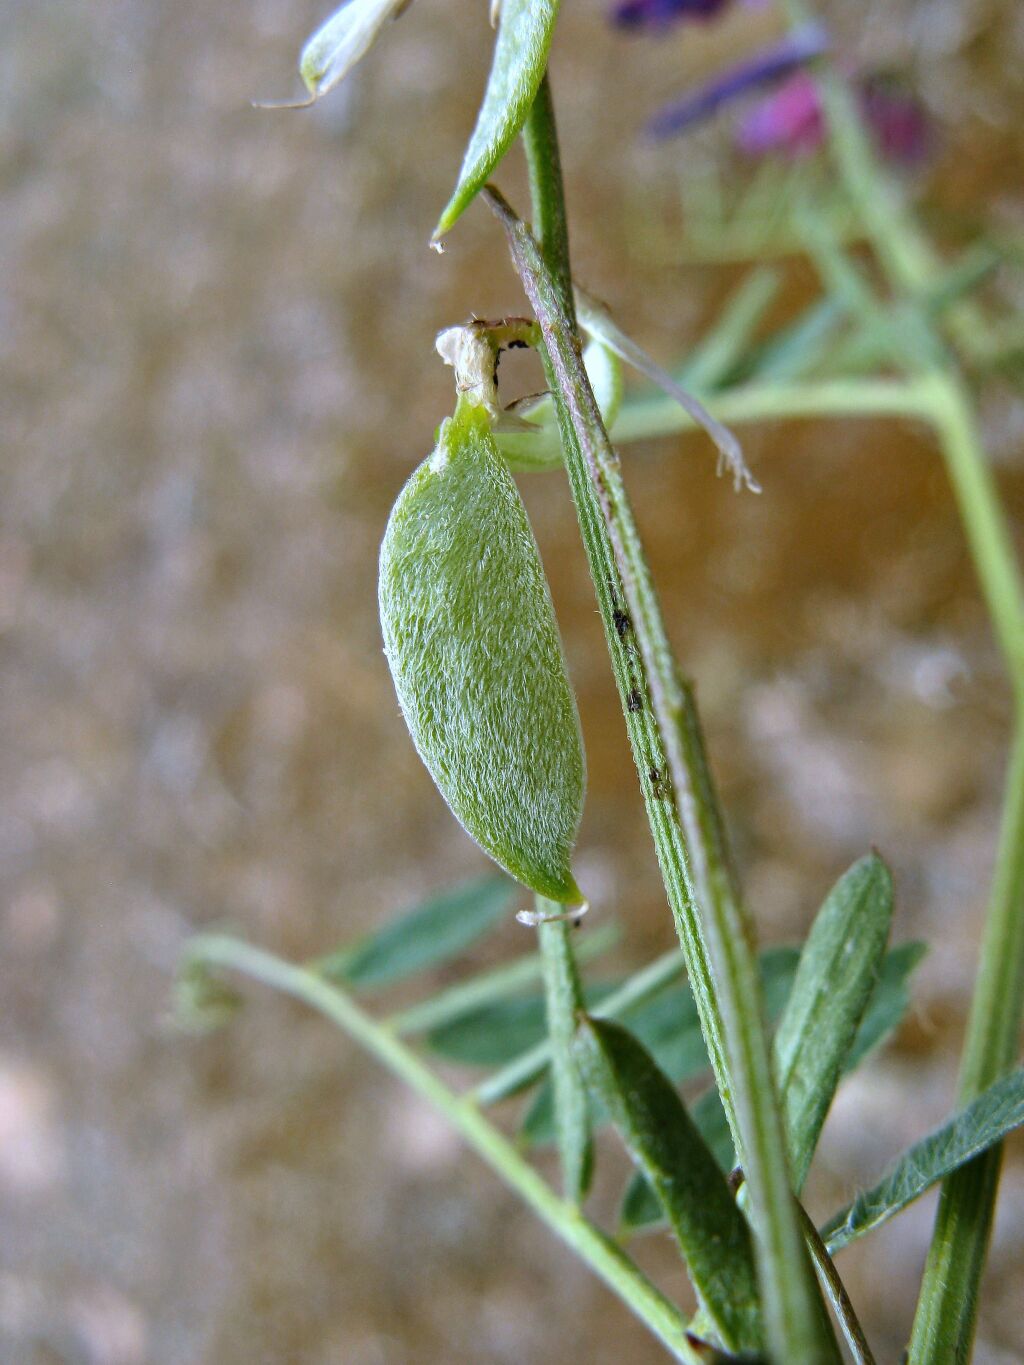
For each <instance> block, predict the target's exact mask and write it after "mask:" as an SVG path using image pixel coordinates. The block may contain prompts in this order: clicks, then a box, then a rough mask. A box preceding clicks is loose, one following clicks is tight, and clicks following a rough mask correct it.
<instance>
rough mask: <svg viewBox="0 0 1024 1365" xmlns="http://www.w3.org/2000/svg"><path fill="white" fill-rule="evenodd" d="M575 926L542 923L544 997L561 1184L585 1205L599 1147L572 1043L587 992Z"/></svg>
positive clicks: (549, 909)
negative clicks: (575, 952) (578, 964)
mask: <svg viewBox="0 0 1024 1365" xmlns="http://www.w3.org/2000/svg"><path fill="white" fill-rule="evenodd" d="M561 908H562V907H561V906H559V905H557V904H556V903H555V902H554V901H546V900H544V898H543V897H542V896H538V897H537V911H538V913H539V914H544V913H545V912H546V913H548V914H552V915H554V914H557V913H558V912H559V910H561ZM572 932H573V930H572V925H571V923H570V922H569V921H567V920H565V919H550V920H547V921H542V922H541V923H540V924H538V925H537V939H538V942H539V943H540V952H541V958H542V959H543V963H544V995H545V1000H546V1005H547V1029H548V1039H549V1040H550V1043H551V1074H552V1079H553V1081H554V1092H555V1130H556V1132H557V1134H558V1154H559V1157H560V1158H561V1163H562V1188H563V1189H564V1191H565V1197H566V1198H567V1199H569V1200H571V1201H572V1202H573V1203H574V1204H580V1203H582V1201H583V1199H584V1196H585V1195H586V1193H587V1190H588V1188H589V1186H590V1177H591V1174H592V1171H593V1161H594V1148H593V1142H592V1140H591V1134H590V1101H589V1100H588V1099H587V1090H586V1086H585V1085H584V1083H583V1077H582V1075H581V1074H580V1069H579V1066H578V1064H577V1062H576V1058H575V1057H574V1056H573V1050H572V1044H573V1039H574V1038H575V1037H576V1017H577V1015H579V1014H581V1013H582V1012H583V1008H584V1006H583V990H582V988H581V986H580V978H579V972H578V971H577V970H576V962H575V959H574V957H573V948H572Z"/></svg>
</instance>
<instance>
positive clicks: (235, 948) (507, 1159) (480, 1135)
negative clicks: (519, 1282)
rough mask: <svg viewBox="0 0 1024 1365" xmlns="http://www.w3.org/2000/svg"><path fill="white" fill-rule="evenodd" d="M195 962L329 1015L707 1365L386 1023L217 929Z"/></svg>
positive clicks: (661, 1336)
mask: <svg viewBox="0 0 1024 1365" xmlns="http://www.w3.org/2000/svg"><path fill="white" fill-rule="evenodd" d="M188 965H189V966H192V967H195V966H203V967H206V968H220V969H229V970H231V971H236V972H240V973H241V974H243V975H244V976H248V977H251V978H252V979H253V980H255V981H261V982H262V983H263V984H264V985H267V986H271V987H273V988H274V989H275V990H279V991H282V992H284V994H286V995H290V996H293V997H294V998H295V999H296V1000H301V1001H302V1002H303V1003H304V1004H306V1005H309V1006H310V1007H311V1008H313V1009H315V1010H318V1011H319V1012H320V1013H321V1014H324V1015H326V1016H327V1018H328V1019H330V1020H331V1021H332V1022H333V1023H335V1024H337V1025H338V1027H339V1028H341V1029H343V1030H344V1031H345V1032H346V1033H347V1034H348V1035H349V1036H350V1037H351V1038H352V1039H353V1040H354V1041H355V1042H357V1043H359V1044H360V1045H361V1046H362V1047H364V1048H365V1049H366V1050H367V1051H368V1052H370V1053H371V1054H372V1055H373V1056H374V1057H375V1058H376V1059H377V1061H379V1062H381V1063H382V1064H383V1065H384V1066H385V1067H387V1069H388V1070H389V1071H391V1072H392V1073H393V1074H394V1075H395V1076H397V1077H398V1078H399V1079H400V1080H401V1081H403V1082H404V1083H405V1084H406V1085H408V1086H409V1088H410V1089H411V1090H413V1091H415V1093H416V1094H418V1095H420V1096H421V1097H422V1098H423V1099H425V1100H426V1101H427V1103H428V1104H431V1105H432V1106H433V1107H434V1108H435V1109H436V1110H437V1111H438V1112H439V1113H440V1114H441V1115H442V1116H443V1117H444V1118H445V1119H447V1120H448V1122H449V1123H450V1124H451V1125H452V1127H453V1128H455V1129H456V1131H457V1132H458V1133H459V1134H460V1135H461V1136H462V1138H463V1139H464V1140H465V1142H466V1143H467V1144H468V1145H469V1146H470V1147H472V1148H473V1150H474V1151H475V1152H476V1153H477V1155H478V1156H480V1157H481V1158H482V1159H483V1160H484V1161H485V1162H486V1163H487V1164H488V1165H489V1166H490V1167H491V1169H492V1170H493V1171H494V1172H495V1173H496V1174H497V1175H498V1176H499V1177H500V1178H501V1179H502V1180H503V1181H504V1182H505V1184H506V1185H508V1186H509V1187H510V1188H511V1189H513V1190H515V1191H516V1193H517V1194H518V1195H519V1196H520V1197H521V1198H522V1199H523V1200H524V1202H525V1203H527V1204H528V1205H529V1206H530V1207H531V1208H532V1209H533V1211H534V1212H535V1213H536V1214H537V1215H538V1216H539V1217H540V1218H541V1219H542V1220H543V1221H544V1222H545V1223H546V1224H547V1226H548V1227H549V1228H550V1229H551V1230H552V1231H553V1232H555V1233H557V1235H558V1236H559V1237H561V1238H562V1239H563V1241H565V1242H566V1243H567V1244H568V1245H569V1246H570V1247H571V1248H572V1249H573V1251H575V1252H576V1254H577V1255H578V1256H579V1257H580V1259H581V1260H583V1261H584V1262H586V1264H587V1265H589V1266H590V1268H591V1269H592V1270H593V1271H594V1272H595V1273H596V1274H597V1275H598V1276H599V1277H600V1278H601V1279H602V1280H604V1282H605V1283H606V1284H607V1285H608V1286H609V1288H610V1289H612V1290H614V1292H615V1293H616V1294H618V1296H619V1297H620V1298H621V1299H622V1301H623V1302H624V1303H625V1304H627V1306H628V1307H629V1308H630V1309H632V1311H633V1312H634V1313H635V1314H636V1316H637V1317H638V1318H639V1319H640V1320H641V1322H643V1323H644V1325H645V1326H646V1327H647V1328H648V1329H649V1330H650V1331H651V1332H652V1333H653V1334H654V1336H655V1337H657V1338H658V1340H659V1341H660V1342H662V1344H663V1345H664V1346H665V1347H667V1349H668V1350H669V1351H670V1352H671V1353H672V1354H673V1355H674V1356H675V1358H676V1359H677V1360H682V1361H685V1362H688V1365H699V1359H698V1357H697V1355H696V1354H695V1353H694V1351H693V1350H692V1349H691V1348H690V1347H689V1346H688V1345H687V1344H686V1339H685V1331H686V1324H685V1322H684V1320H683V1318H682V1317H681V1315H680V1313H679V1311H678V1309H677V1308H676V1307H675V1306H674V1305H673V1304H671V1303H669V1301H668V1300H667V1299H666V1298H665V1297H664V1296H663V1295H662V1294H661V1293H660V1292H659V1291H658V1290H657V1289H656V1288H655V1287H654V1285H652V1284H651V1283H650V1281H649V1280H648V1279H647V1278H646V1277H645V1276H644V1275H643V1274H642V1272H641V1271H640V1270H639V1269H638V1268H637V1267H636V1266H635V1265H634V1263H633V1262H632V1261H631V1260H630V1258H629V1257H628V1256H626V1255H625V1253H624V1252H623V1251H622V1250H621V1248H619V1247H618V1246H616V1245H615V1243H614V1242H612V1241H611V1239H610V1238H608V1237H606V1236H605V1234H604V1233H603V1232H602V1231H601V1230H600V1228H597V1227H595V1226H594V1224H593V1223H591V1222H590V1221H589V1220H588V1219H586V1218H584V1217H583V1215H582V1214H581V1213H580V1212H579V1210H578V1209H576V1208H574V1207H573V1206H572V1205H571V1204H569V1203H567V1202H566V1201H565V1200H563V1199H559V1198H558V1196H557V1195H556V1194H554V1192H553V1191H552V1190H551V1189H550V1188H549V1186H548V1185H547V1184H545V1182H544V1181H543V1180H542V1179H541V1177H540V1176H539V1175H538V1174H537V1172H536V1171H535V1170H534V1169H533V1167H532V1166H530V1165H529V1164H528V1163H527V1162H526V1161H524V1160H523V1158H522V1157H521V1156H520V1155H519V1153H518V1152H517V1151H516V1149H515V1148H514V1147H513V1146H512V1144H511V1143H510V1142H509V1141H508V1139H507V1138H505V1137H504V1136H503V1135H502V1134H501V1133H500V1132H498V1130H497V1129H496V1128H494V1127H493V1126H492V1125H491V1124H490V1123H489V1122H488V1121H487V1119H486V1118H485V1117H484V1116H483V1115H482V1114H481V1113H480V1111H479V1110H478V1109H477V1108H476V1106H475V1105H474V1104H472V1103H471V1102H469V1101H467V1100H465V1099H460V1098H459V1096H458V1095H456V1094H454V1093H453V1092H452V1091H451V1090H449V1089H448V1087H447V1086H446V1085H445V1084H444V1083H443V1082H442V1081H441V1080H439V1078H438V1077H437V1076H435V1075H434V1073H433V1072H432V1071H431V1070H430V1068H429V1067H427V1066H425V1065H424V1063H423V1062H422V1061H421V1060H420V1058H419V1057H418V1056H417V1055H416V1053H415V1052H413V1051H412V1049H411V1048H409V1047H408V1046H407V1045H406V1044H405V1043H403V1042H402V1041H401V1040H400V1039H398V1038H396V1037H395V1036H394V1035H393V1034H392V1033H390V1032H389V1031H388V1030H386V1029H383V1028H381V1027H380V1025H379V1024H377V1023H376V1021H375V1020H373V1019H372V1018H371V1017H370V1015H368V1014H367V1013H366V1012H365V1011H364V1010H363V1009H361V1008H360V1006H359V1005H357V1004H356V1002H355V1001H354V1000H353V999H352V997H351V996H349V995H348V994H347V993H346V992H344V991H342V990H339V989H338V988H337V987H336V986H334V985H332V984H331V983H329V982H327V981H325V980H323V978H321V977H319V976H317V975H316V974H315V973H313V972H311V971H308V970H307V969H306V968H304V967H299V966H296V965H294V964H293V963H290V962H284V961H282V959H281V958H278V957H275V956H273V954H271V953H267V952H264V951H263V950H262V949H259V948H255V947H253V946H252V945H250V944H248V943H243V942H241V941H240V940H238V939H233V938H229V937H226V936H221V935H216V934H212V935H206V936H201V937H199V938H197V939H193V940H192V942H191V943H190V945H189V963H188Z"/></svg>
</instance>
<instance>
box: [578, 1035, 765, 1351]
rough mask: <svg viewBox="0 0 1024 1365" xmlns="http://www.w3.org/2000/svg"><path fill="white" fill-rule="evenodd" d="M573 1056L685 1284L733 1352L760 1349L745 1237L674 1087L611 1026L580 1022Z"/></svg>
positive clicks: (641, 1049)
mask: <svg viewBox="0 0 1024 1365" xmlns="http://www.w3.org/2000/svg"><path fill="white" fill-rule="evenodd" d="M576 1053H577V1056H578V1057H579V1059H580V1064H581V1066H582V1068H583V1074H584V1077H585V1078H586V1081H587V1085H588V1086H589V1087H590V1089H591V1092H592V1093H593V1095H594V1097H595V1098H596V1099H599V1100H600V1101H601V1102H602V1103H603V1104H604V1105H605V1107H606V1108H607V1110H608V1112H609V1113H610V1115H611V1118H612V1122H613V1123H614V1124H615V1126H616V1128H617V1129H618V1130H619V1133H620V1135H621V1137H622V1140H623V1142H624V1143H625V1144H626V1147H627V1148H628V1150H629V1153H630V1156H631V1157H632V1158H633V1161H634V1162H635V1163H636V1165H637V1166H638V1168H639V1169H641V1170H642V1171H643V1172H644V1174H645V1175H646V1176H647V1178H648V1180H649V1181H650V1182H651V1184H652V1185H653V1187H654V1188H655V1190H656V1191H657V1193H658V1197H659V1199H660V1200H661V1202H662V1204H663V1205H664V1206H665V1208H666V1210H667V1211H668V1216H669V1221H670V1223H671V1225H672V1230H673V1232H674V1233H675V1236H676V1239H677V1241H678V1242H679V1246H680V1249H681V1250H682V1253H683V1256H684V1258H685V1260H686V1265H687V1269H688V1271H689V1274H690V1278H691V1279H692V1281H693V1284H694V1287H695V1289H696V1290H697V1293H698V1294H699V1295H700V1298H701V1302H702V1303H703V1304H704V1307H705V1309H706V1310H707V1312H708V1314H709V1315H710V1317H711V1319H712V1321H713V1322H714V1324H715V1328H716V1330H717V1331H718V1332H719V1333H720V1334H721V1337H722V1341H723V1342H724V1343H725V1345H726V1346H727V1347H728V1348H729V1349H732V1350H757V1349H759V1348H760V1346H761V1341H762V1336H761V1320H760V1312H759V1308H758V1291H757V1275H756V1271H755V1267H754V1253H753V1246H752V1242H751V1238H750V1231H749V1229H748V1227H747V1223H746V1220H745V1219H744V1217H743V1215H742V1213H741V1212H740V1210H739V1208H738V1207H737V1205H736V1201H735V1200H734V1199H733V1197H732V1194H731V1192H730V1190H729V1186H728V1184H727V1182H726V1179H725V1176H724V1175H723V1174H722V1172H721V1170H719V1168H718V1166H717V1164H716V1163H715V1159H714V1157H713V1156H712V1155H711V1153H710V1152H709V1151H708V1149H707V1147H706V1146H705V1144H704V1141H703V1139H702V1138H701V1136H700V1134H699V1133H698V1131H697V1129H696V1127H695V1126H694V1124H693V1121H692V1120H691V1118H690V1116H689V1115H688V1114H687V1112H686V1110H685V1108H684V1107H683V1103H682V1101H681V1100H680V1098H679V1096H678V1095H677V1094H676V1092H675V1090H674V1089H673V1086H672V1083H671V1082H670V1081H669V1080H668V1079H667V1077H666V1076H664V1075H663V1074H662V1072H660V1071H659V1070H658V1067H657V1066H656V1064H655V1063H654V1061H653V1060H652V1058H651V1057H650V1055H649V1053H648V1052H647V1051H646V1050H645V1048H644V1047H643V1045H642V1044H641V1043H640V1042H638V1041H637V1040H636V1039H635V1038H634V1037H633V1036H632V1034H630V1033H629V1032H627V1030H626V1029H624V1028H623V1027H622V1026H621V1025H620V1024H615V1023H612V1022H611V1021H610V1020H605V1019H585V1020H583V1021H582V1022H581V1024H580V1027H579V1030H578V1033H577V1037H576Z"/></svg>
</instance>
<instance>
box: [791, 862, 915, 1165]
mask: <svg viewBox="0 0 1024 1365" xmlns="http://www.w3.org/2000/svg"><path fill="white" fill-rule="evenodd" d="M891 921H892V878H891V876H890V875H889V869H888V868H887V867H886V866H885V864H884V863H883V862H882V860H881V858H879V857H878V855H877V854H871V855H869V856H868V857H866V858H862V859H861V860H860V861H859V862H857V863H855V864H854V865H853V867H851V868H850V869H849V871H848V872H846V873H844V875H843V876H842V877H840V879H839V881H838V882H837V883H836V885H835V886H834V887H833V888H832V890H831V892H830V893H829V895H828V897H827V898H826V900H825V903H824V905H823V906H822V907H821V909H820V910H819V912H818V914H817V916H816V917H815V921H814V924H813V925H812V926H811V932H810V934H809V935H808V938H807V942H806V943H805V944H804V948H803V952H802V953H801V955H800V965H799V966H798V967H797V972H796V980H795V981H794V983H793V990H792V993H791V994H790V997H789V1002H788V1004H787V1005H786V1009H785V1011H784V1012H783V1015H782V1018H781V1020H780V1021H779V1027H778V1031H777V1032H776V1035H775V1045H774V1062H775V1075H776V1079H777V1082H778V1087H779V1098H780V1101H781V1103H782V1109H783V1113H784V1115H785V1120H786V1134H787V1140H788V1145H789V1157H790V1166H791V1170H792V1175H793V1183H794V1186H795V1188H796V1190H797V1192H799V1191H800V1190H801V1189H802V1188H803V1183H804V1180H805V1179H806V1176H807V1168H808V1167H809V1166H810V1164H811V1157H812V1156H813V1154H814V1148H815V1146H816V1145H817V1142H818V1137H819V1135H820V1133H821V1129H822V1125H823V1124H824V1122H825V1116H826V1114H827V1113H828V1110H829V1106H830V1105H831V1103H832V1098H833V1096H834V1095H835V1091H836V1086H837V1085H838V1083H839V1077H840V1074H841V1072H842V1066H843V1061H844V1059H845V1058H846V1055H847V1053H848V1052H849V1050H850V1047H851V1044H852V1043H853V1040H854V1037H855V1035H856V1033H857V1028H858V1026H859V1024H860V1021H861V1018H862V1016H863V1014H864V1010H865V1007H866V1006H867V1003H868V1000H869V998H870V996H871V992H872V990H873V989H874V987H875V983H876V981H877V979H878V971H879V964H880V963H881V960H882V955H883V954H884V952H885V943H886V939H887V938H888V936H889V925H890V923H891Z"/></svg>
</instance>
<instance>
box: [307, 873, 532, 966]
mask: <svg viewBox="0 0 1024 1365" xmlns="http://www.w3.org/2000/svg"><path fill="white" fill-rule="evenodd" d="M515 894H516V887H515V884H514V883H513V882H511V881H509V880H508V878H507V877H501V876H495V875H493V874H490V875H488V876H486V877H477V878H475V879H474V880H473V881H470V882H462V883H461V884H460V885H459V886H453V887H451V888H450V889H449V890H447V891H442V892H441V893H440V895H437V896H433V897H431V899H430V900H428V901H424V903H423V904H422V905H417V906H416V907H415V909H413V910H410V911H408V912H407V913H406V914H404V915H401V916H399V917H398V918H397V919H394V920H392V921H391V922H390V923H388V924H385V925H384V927H383V928H382V929H378V930H377V932H376V933H374V934H370V935H369V936H368V937H367V938H364V939H362V940H361V941H360V942H358V943H355V944H353V945H352V946H351V947H349V948H342V949H341V951H340V952H337V953H332V954H331V955H330V957H325V958H322V959H321V960H320V961H319V962H317V963H316V970H317V972H318V973H319V974H320V975H321V976H325V977H328V978H329V979H330V980H332V981H345V982H347V983H348V984H349V985H350V986H360V987H365V988H370V987H380V986H390V985H391V984H392V982H395V981H401V980H403V979H404V978H405V977H408V976H413V975H414V974H415V973H416V972H421V971H424V970H425V969H426V968H428V967H436V966H437V965H438V964H439V963H441V962H447V961H448V960H449V958H453V957H457V956H458V954H459V953H461V952H464V951H465V949H466V948H468V947H469V946H470V945H471V944H472V943H475V942H476V940H477V939H478V938H480V937H482V936H483V935H484V934H486V933H487V931H488V930H489V929H491V928H493V927H494V925H495V924H497V922H498V921H499V919H501V917H502V916H503V915H504V914H505V913H506V912H507V911H508V908H509V905H510V904H511V901H512V897H513V896H514V895H515Z"/></svg>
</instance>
